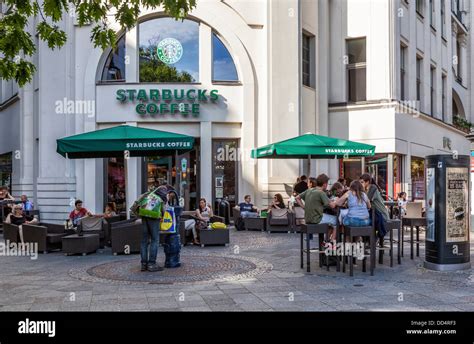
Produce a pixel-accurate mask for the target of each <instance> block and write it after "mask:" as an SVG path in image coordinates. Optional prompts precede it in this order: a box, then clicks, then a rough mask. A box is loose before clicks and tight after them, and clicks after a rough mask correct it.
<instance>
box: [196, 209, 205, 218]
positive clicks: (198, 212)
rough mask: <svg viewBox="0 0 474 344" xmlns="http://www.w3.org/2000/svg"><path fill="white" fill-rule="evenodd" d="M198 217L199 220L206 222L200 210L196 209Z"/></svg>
mask: <svg viewBox="0 0 474 344" xmlns="http://www.w3.org/2000/svg"><path fill="white" fill-rule="evenodd" d="M196 217H197V218H198V219H199V220H203V221H204V218H203V217H202V216H201V212H200V211H199V209H196Z"/></svg>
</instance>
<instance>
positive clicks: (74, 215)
mask: <svg viewBox="0 0 474 344" xmlns="http://www.w3.org/2000/svg"><path fill="white" fill-rule="evenodd" d="M88 212H89V211H88V210H87V209H86V208H81V210H79V211H78V212H77V213H76V209H74V210H73V211H71V212H70V213H69V218H70V219H71V220H72V223H73V224H74V225H76V224H77V220H78V219H80V218H83V217H84V216H86V215H87V213H88Z"/></svg>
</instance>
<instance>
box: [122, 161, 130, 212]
mask: <svg viewBox="0 0 474 344" xmlns="http://www.w3.org/2000/svg"><path fill="white" fill-rule="evenodd" d="M123 161H124V164H123V166H124V170H125V212H126V214H127V220H129V219H130V208H129V206H128V205H129V204H130V185H129V182H128V181H129V178H128V170H129V169H128V157H127V156H124V159H123Z"/></svg>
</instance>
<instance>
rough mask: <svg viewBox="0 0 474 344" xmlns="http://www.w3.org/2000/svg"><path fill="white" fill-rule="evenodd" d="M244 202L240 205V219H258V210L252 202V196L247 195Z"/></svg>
mask: <svg viewBox="0 0 474 344" xmlns="http://www.w3.org/2000/svg"><path fill="white" fill-rule="evenodd" d="M244 201H245V202H242V203H240V204H239V208H240V217H242V218H246V217H258V209H257V207H256V206H254V205H253V204H252V203H251V202H252V198H251V197H250V195H245V197H244Z"/></svg>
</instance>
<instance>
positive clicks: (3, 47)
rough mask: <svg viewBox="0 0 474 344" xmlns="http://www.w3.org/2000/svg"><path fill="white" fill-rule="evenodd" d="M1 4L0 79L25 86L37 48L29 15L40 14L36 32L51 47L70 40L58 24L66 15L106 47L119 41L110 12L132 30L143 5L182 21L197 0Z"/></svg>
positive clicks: (8, 0) (12, 0) (10, 0)
mask: <svg viewBox="0 0 474 344" xmlns="http://www.w3.org/2000/svg"><path fill="white" fill-rule="evenodd" d="M0 5H1V7H2V8H3V9H5V8H6V9H7V10H6V11H5V10H4V11H3V12H4V14H3V15H2V14H1V13H0V78H1V79H4V80H15V81H16V82H17V83H18V85H19V86H20V87H22V86H24V85H25V84H26V83H28V82H31V80H32V79H33V75H34V73H35V71H36V68H35V66H34V64H33V63H32V62H31V61H29V59H28V57H31V56H33V54H34V53H35V51H36V47H35V44H34V43H33V38H32V36H31V34H30V33H29V32H28V31H27V26H28V19H29V18H30V17H32V16H38V17H39V19H40V20H39V23H38V24H37V26H36V28H35V29H36V32H37V34H38V36H39V39H40V40H42V41H44V42H46V43H47V44H48V47H49V48H51V49H56V48H58V49H59V48H61V47H62V46H63V45H64V44H65V43H66V41H67V35H66V33H65V32H64V31H63V30H61V29H60V27H59V25H58V24H59V22H60V21H61V20H62V19H63V18H64V16H67V15H69V16H71V17H74V18H76V20H77V23H78V24H79V26H84V25H93V28H92V34H91V41H92V42H93V44H94V47H100V48H102V49H105V48H107V47H115V44H116V40H117V37H116V34H115V31H114V30H112V29H111V28H110V27H109V24H110V23H109V19H108V16H107V14H109V13H115V15H114V18H115V20H116V21H117V22H118V23H119V24H120V25H121V27H122V28H124V29H127V30H129V29H131V28H133V27H134V26H135V25H136V24H137V20H138V16H139V14H140V7H141V6H144V7H145V8H157V7H159V6H163V7H164V10H165V12H166V13H167V14H168V15H169V16H171V17H173V18H175V19H176V20H179V19H181V20H182V19H184V18H185V17H186V16H187V14H188V13H189V11H191V10H192V9H193V8H194V7H195V6H196V0H42V1H41V0H0ZM111 10H114V12H112V11H111Z"/></svg>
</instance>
